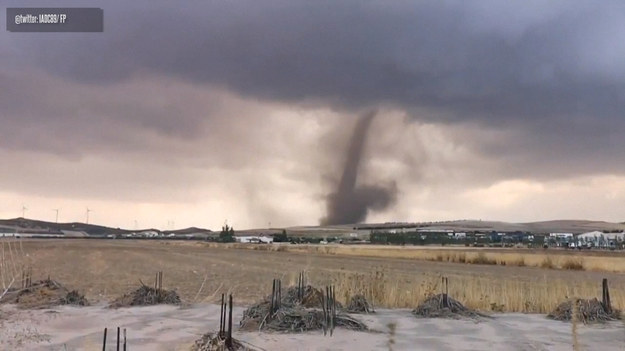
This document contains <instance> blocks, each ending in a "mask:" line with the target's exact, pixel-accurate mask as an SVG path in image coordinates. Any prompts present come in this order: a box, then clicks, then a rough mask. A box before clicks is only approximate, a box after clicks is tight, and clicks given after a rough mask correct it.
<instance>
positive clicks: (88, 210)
mask: <svg viewBox="0 0 625 351" xmlns="http://www.w3.org/2000/svg"><path fill="white" fill-rule="evenodd" d="M89 212H93V210H90V209H89V207H87V224H89Z"/></svg>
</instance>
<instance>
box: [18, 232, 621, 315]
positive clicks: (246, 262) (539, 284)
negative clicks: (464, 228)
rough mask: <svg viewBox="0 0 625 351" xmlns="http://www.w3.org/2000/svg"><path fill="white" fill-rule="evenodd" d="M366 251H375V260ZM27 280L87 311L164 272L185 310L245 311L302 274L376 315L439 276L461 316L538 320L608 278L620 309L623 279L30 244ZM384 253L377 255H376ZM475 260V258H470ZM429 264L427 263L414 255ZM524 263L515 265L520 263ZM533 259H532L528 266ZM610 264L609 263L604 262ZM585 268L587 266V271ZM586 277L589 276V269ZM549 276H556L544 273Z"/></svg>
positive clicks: (317, 251) (379, 259)
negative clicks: (48, 280)
mask: <svg viewBox="0 0 625 351" xmlns="http://www.w3.org/2000/svg"><path fill="white" fill-rule="evenodd" d="M376 249H377V250H378V251H376ZM22 250H23V251H24V253H25V255H27V256H26V260H27V264H28V265H29V266H32V267H33V272H34V273H33V275H34V279H41V278H44V277H47V276H48V275H49V276H51V277H53V278H54V279H56V280H58V281H60V282H63V284H65V285H66V286H68V287H70V288H72V289H78V290H80V291H81V292H83V293H85V294H86V296H87V298H88V299H90V300H95V301H107V300H111V299H113V298H115V297H117V296H119V295H120V294H123V293H125V292H127V291H129V290H131V289H133V288H136V287H137V286H138V285H139V284H140V282H139V281H140V280H141V281H143V282H149V281H152V279H153V277H154V273H155V272H156V271H163V272H164V275H165V277H164V285H165V286H166V287H167V288H171V289H176V290H177V291H178V292H179V294H180V296H181V297H182V299H183V300H184V301H188V302H213V301H214V299H215V296H217V294H220V293H222V292H228V291H229V292H232V293H234V294H235V296H236V298H237V301H240V302H242V303H251V302H253V301H255V300H257V299H259V298H260V297H262V296H264V295H266V294H268V292H269V290H270V283H271V279H273V278H282V279H283V280H285V282H286V283H289V282H290V283H293V282H294V280H295V277H296V275H297V274H298V273H299V272H300V271H306V272H307V274H308V276H309V279H310V281H311V282H312V283H315V284H328V283H334V284H335V285H336V286H337V295H338V296H339V298H341V299H343V300H344V299H346V297H348V296H349V295H350V294H355V293H366V294H368V295H370V296H371V297H372V298H373V299H374V303H376V304H377V305H380V306H383V307H388V308H398V307H400V308H407V307H413V306H415V305H416V304H417V303H418V302H419V301H421V300H422V299H424V297H425V296H426V295H428V294H430V293H432V292H436V291H437V290H438V289H439V286H438V282H439V279H440V277H441V276H447V277H449V279H450V294H452V295H453V296H455V297H456V298H457V299H459V300H460V301H462V302H463V303H465V304H466V305H467V306H469V307H472V308H476V309H479V310H484V311H505V312H533V313H546V312H548V311H550V310H551V309H553V308H554V307H555V306H556V304H557V303H558V302H561V301H562V300H564V299H566V298H569V297H573V296H580V297H600V296H601V291H600V282H601V279H602V278H608V279H609V281H610V286H611V287H612V295H613V296H612V302H613V304H614V306H615V307H617V308H625V294H624V293H623V292H624V291H625V276H623V275H622V274H619V273H614V272H611V271H609V270H608V271H602V270H598V269H590V268H589V269H586V270H567V269H550V268H542V267H539V266H536V267H534V266H533V264H532V262H533V260H536V261H537V262H542V260H544V257H541V256H536V255H546V254H545V253H544V252H535V251H527V252H523V251H515V250H510V251H509V252H508V251H505V252H502V251H491V250H478V249H471V250H467V249H463V248H458V249H452V250H445V251H441V252H444V253H445V255H447V256H444V257H459V256H454V255H460V254H462V253H464V254H465V256H466V257H479V256H478V255H480V254H481V253H483V254H484V255H485V256H484V257H487V258H489V257H497V255H504V254H506V255H511V258H510V260H512V259H513V258H514V259H518V257H524V260H526V261H527V264H525V265H513V264H510V265H505V266H504V265H500V264H467V263H466V262H465V263H460V262H458V261H454V259H440V260H438V259H437V257H438V255H443V254H442V253H441V252H437V250H434V249H430V250H416V249H409V248H408V249H395V250H391V249H390V248H388V247H386V248H376V247H341V246H314V247H312V248H311V247H308V246H299V245H290V246H289V245H284V246H280V245H266V246H262V245H235V244H229V245H218V244H207V243H187V242H184V243H178V242H159V241H130V240H123V241H120V240H40V241H38V240H32V241H24V242H23V244H22ZM385 250H386V251H385ZM477 251H480V252H477ZM426 254H427V255H433V256H432V257H434V259H433V260H427V259H420V258H419V257H417V256H416V255H426ZM524 255H525V256H524ZM532 255H534V256H536V257H534V256H532ZM548 257H551V259H552V262H554V263H553V264H554V265H555V266H557V265H559V264H560V263H559V262H564V260H566V259H569V258H571V257H574V258H576V259H580V260H582V262H585V263H584V264H587V265H590V263H588V262H603V261H604V260H606V262H612V261H613V262H612V263H611V265H612V266H614V267H618V265H616V263H615V262H620V261H622V258H620V257H618V256H614V254H609V253H608V254H607V256H600V255H599V256H598V253H593V254H592V256H590V255H582V254H580V253H575V255H574V256H568V255H565V253H564V252H557V253H556V252H555V251H554V253H553V255H551V256H548ZM611 260H612V261H611ZM593 264H594V263H593ZM589 267H592V266H589ZM553 268H559V267H553Z"/></svg>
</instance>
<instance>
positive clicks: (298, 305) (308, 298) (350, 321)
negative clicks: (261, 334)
mask: <svg viewBox="0 0 625 351" xmlns="http://www.w3.org/2000/svg"><path fill="white" fill-rule="evenodd" d="M274 286H275V285H274ZM278 286H279V285H278ZM276 295H278V296H282V299H281V301H280V303H279V308H277V309H274V310H273V311H272V306H275V305H276V303H275V296H276ZM324 296H325V295H324V294H323V292H322V291H321V290H318V289H316V288H314V287H312V286H310V285H308V286H301V285H298V286H295V287H290V288H288V289H287V292H286V294H284V295H281V294H280V293H278V292H276V291H275V289H274V291H272V295H270V296H268V297H266V298H265V299H264V300H263V301H261V302H260V303H258V304H256V305H253V306H251V307H250V308H248V309H246V310H245V311H244V312H243V318H242V320H241V323H240V327H241V329H243V330H267V331H276V332H292V333H297V332H305V331H310V330H324V331H327V330H331V329H332V327H333V326H338V327H343V328H347V329H351V330H367V329H368V328H367V326H366V325H364V324H363V323H362V322H360V321H358V320H356V319H354V318H352V317H350V316H348V315H346V314H344V313H337V310H338V309H339V308H340V307H339V304H338V302H336V303H334V299H332V301H331V302H332V303H329V302H328V299H327V298H324ZM272 301H274V303H273V304H272ZM324 302H325V304H324ZM329 323H330V324H329Z"/></svg>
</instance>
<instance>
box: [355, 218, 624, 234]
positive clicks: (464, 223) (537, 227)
mask: <svg viewBox="0 0 625 351" xmlns="http://www.w3.org/2000/svg"><path fill="white" fill-rule="evenodd" d="M414 227H418V228H422V229H441V230H442V229H451V230H456V231H500V232H513V231H522V232H533V233H554V232H567V233H574V234H580V233H585V232H589V231H595V230H598V231H623V230H625V224H623V223H611V222H604V221H588V220H553V221H542V222H528V223H508V222H497V221H480V220H457V221H441V222H420V223H380V224H366V225H358V226H355V228H357V229H361V230H362V229H392V228H414Z"/></svg>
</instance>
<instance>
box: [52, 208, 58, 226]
mask: <svg viewBox="0 0 625 351" xmlns="http://www.w3.org/2000/svg"><path fill="white" fill-rule="evenodd" d="M52 211H55V212H56V220H55V223H59V209H58V208H53V209H52Z"/></svg>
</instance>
